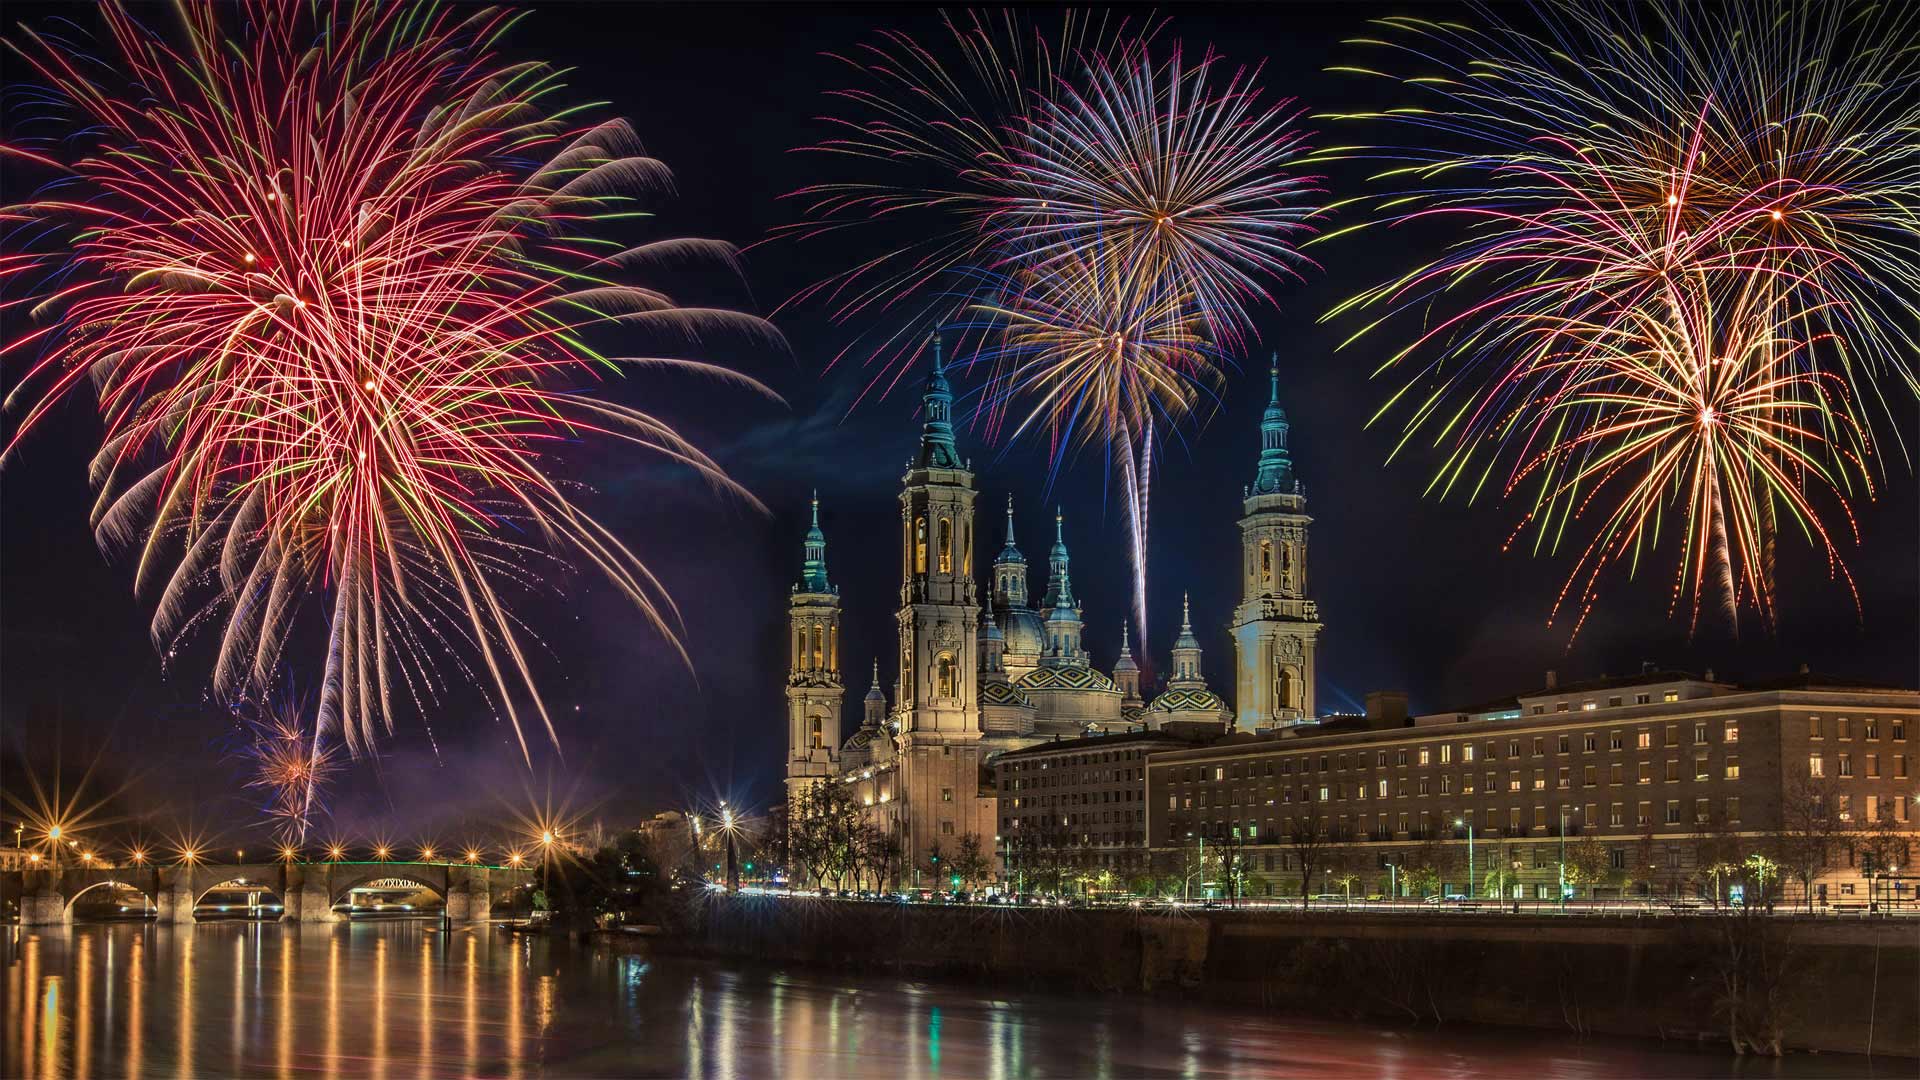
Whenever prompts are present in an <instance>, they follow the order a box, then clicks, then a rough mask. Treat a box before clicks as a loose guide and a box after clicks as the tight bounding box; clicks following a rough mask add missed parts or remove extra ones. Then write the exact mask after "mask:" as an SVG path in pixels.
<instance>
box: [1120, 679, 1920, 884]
mask: <svg viewBox="0 0 1920 1080" xmlns="http://www.w3.org/2000/svg"><path fill="white" fill-rule="evenodd" d="M1916 723H1920V692H1915V691H1913V690H1907V689H1900V688H1891V687H1878V686H1866V685H1858V684H1853V683H1848V682H1844V681H1838V680H1831V679H1825V678H1821V677H1819V676H1814V675H1810V674H1807V673H1804V672H1803V673H1801V674H1800V675H1797V676H1794V677H1791V678H1787V679H1781V680H1776V681H1772V682H1768V683H1760V684H1749V685H1734V684H1730V683H1723V682H1718V681H1715V680H1714V679H1713V678H1712V675H1711V673H1708V675H1707V676H1706V677H1704V678H1702V677H1695V676H1692V675H1689V674H1687V673H1685V672H1673V671H1667V672H1657V671H1649V672H1643V673H1641V674H1639V675H1634V676H1629V677H1624V678H1606V679H1597V680H1592V681H1589V682H1583V683H1573V684H1568V685H1558V684H1557V683H1556V682H1554V681H1553V680H1552V679H1551V678H1550V679H1549V682H1548V684H1547V685H1546V686H1545V687H1543V688H1541V689H1540V690H1537V691H1534V692H1531V693H1527V694H1523V695H1519V696H1517V697H1513V698H1507V699H1503V700H1500V701H1495V702H1489V703H1487V704H1484V705H1479V706H1474V707H1471V708H1467V709H1462V710H1458V711H1453V712H1445V713H1433V714H1427V715H1420V716H1416V717H1414V718H1412V720H1411V721H1410V722H1408V723H1407V724H1406V726H1401V727H1393V728H1387V729H1384V730H1379V729H1376V730H1359V731H1343V732H1336V733H1320V734H1316V733H1315V732H1314V729H1313V727H1311V726H1302V727H1299V728H1295V729H1290V730H1287V731H1282V732H1279V733H1277V734H1274V735H1262V736H1257V737H1248V736H1237V737H1233V738H1229V739H1227V740H1224V741H1221V742H1219V743H1216V744H1214V745H1211V746H1206V747H1198V748H1192V749H1185V750H1174V751H1167V752H1160V753H1155V754H1154V755H1153V756H1152V757H1151V758H1150V760H1149V761H1148V762H1147V791H1146V796H1145V808H1146V833H1147V838H1148V844H1149V846H1150V847H1151V848H1152V849H1153V850H1154V852H1155V853H1156V855H1164V856H1167V857H1171V858H1179V857H1185V852H1186V849H1187V848H1188V847H1189V846H1194V845H1198V844H1200V843H1202V842H1204V843H1208V844H1227V845H1232V847H1233V848H1234V850H1236V851H1237V852H1244V853H1245V857H1244V858H1242V859H1241V862H1240V865H1241V867H1242V868H1243V871H1244V872H1245V875H1246V885H1245V889H1246V891H1247V892H1248V893H1250V894H1253V895H1262V894H1273V895H1279V894H1288V893H1293V892H1296V891H1297V890H1298V889H1299V887H1300V880H1299V875H1298V873H1297V871H1298V869H1299V867H1298V865H1297V863H1296V859H1297V858H1298V857H1299V856H1300V855H1303V854H1307V853H1308V851H1307V849H1303V848H1301V846H1300V845H1299V844H1298V843H1297V841H1296V838H1298V837H1315V836H1317V837H1320V838H1321V840H1322V841H1323V842H1330V844H1331V845H1332V846H1333V847H1335V848H1337V849H1338V856H1339V857H1338V858H1333V859H1329V860H1326V861H1327V863H1328V867H1329V870H1331V869H1332V867H1333V866H1334V865H1335V864H1339V865H1341V866H1342V867H1343V869H1346V870H1348V871H1351V870H1352V868H1354V867H1356V866H1357V867H1359V870H1358V873H1357V874H1352V875H1350V876H1357V877H1358V878H1359V879H1360V884H1359V886H1358V887H1360V888H1364V889H1365V890H1366V891H1368V892H1384V891H1386V889H1387V888H1389V887H1390V883H1392V882H1393V881H1394V879H1396V878H1398V877H1400V876H1401V875H1400V874H1399V873H1398V872H1397V871H1398V870H1401V869H1404V868H1406V867H1408V866H1409V865H1412V864H1414V863H1416V862H1425V863H1437V864H1439V866H1440V867H1441V870H1440V876H1441V881H1442V884H1443V887H1445V888H1447V889H1448V891H1455V890H1465V889H1466V888H1467V886H1468V884H1469V882H1470V881H1471V882H1472V884H1473V886H1474V889H1473V891H1475V892H1480V891H1483V890H1485V889H1486V888H1487V885H1488V881H1489V878H1488V876H1487V875H1488V874H1490V872H1491V871H1492V870H1494V869H1505V870H1507V871H1510V873H1509V874H1508V875H1506V876H1503V877H1500V878H1496V879H1492V880H1493V884H1494V887H1495V888H1498V889H1499V891H1500V892H1501V893H1502V895H1509V889H1511V890H1512V893H1511V895H1520V896H1529V897H1531V896H1541V897H1544V896H1547V895H1557V890H1558V889H1559V888H1560V886H1561V883H1562V882H1563V881H1564V880H1565V879H1566V877H1567V870H1566V867H1567V864H1568V862H1569V860H1570V858H1571V857H1572V856H1570V855H1569V853H1568V848H1569V845H1573V846H1575V847H1577V848H1578V849H1579V850H1578V854H1579V855H1581V856H1582V857H1584V858H1585V859H1586V860H1587V861H1588V863H1591V862H1592V861H1593V858H1594V856H1596V855H1599V854H1602V853H1603V854H1604V858H1605V860H1606V863H1605V865H1604V866H1602V867H1600V868H1599V870H1600V871H1601V872H1595V869H1594V868H1593V867H1592V866H1591V865H1589V866H1587V867H1586V868H1585V871H1586V872H1585V874H1584V877H1585V878H1586V880H1587V882H1588V884H1589V886H1590V888H1591V889H1592V890H1593V891H1594V892H1595V893H1596V894H1597V895H1606V894H1607V893H1606V892H1605V891H1602V890H1612V891H1613V892H1615V893H1618V892H1619V891H1622V890H1629V889H1631V890H1633V891H1640V892H1659V893H1680V892H1684V891H1686V890H1687V889H1689V888H1694V887H1697V885H1698V878H1699V871H1700V870H1701V866H1700V862H1701V859H1702V858H1703V856H1702V855H1701V850H1702V844H1703V842H1705V841H1707V840H1712V839H1719V838H1724V839H1725V840H1726V841H1727V844H1728V845H1730V846H1731V847H1732V848H1736V849H1740V850H1745V849H1748V848H1750V849H1752V850H1753V851H1756V852H1757V851H1760V850H1762V849H1763V848H1764V847H1765V844H1764V841H1765V840H1766V838H1769V837H1778V836H1779V835H1780V834H1781V833H1783V832H1786V831H1792V830H1794V829H1795V828H1796V821H1798V820H1800V819H1803V818H1804V817H1805V814H1804V813H1803V812H1802V810H1801V809H1800V808H1801V807H1803V806H1804V805H1805V804H1807V803H1808V802H1810V801H1811V802H1815V803H1818V804H1819V805H1820V806H1821V807H1822V808H1823V813H1825V815H1826V817H1827V818H1829V819H1830V820H1831V822H1832V823H1833V828H1834V834H1835V835H1834V838H1833V839H1834V843H1833V851H1832V854H1831V857H1830V859H1831V861H1830V865H1829V866H1827V867H1826V869H1825V870H1824V871H1823V872H1822V874H1821V878H1820V881H1819V885H1818V886H1817V887H1818V888H1821V889H1822V890H1823V891H1825V890H1831V893H1828V895H1839V896H1854V895H1860V896H1864V895H1865V891H1866V886H1867V883H1868V879H1869V878H1870V877H1871V876H1872V875H1873V874H1874V873H1875V872H1876V871H1882V872H1883V871H1885V870H1887V869H1889V868H1891V867H1892V866H1898V865H1901V864H1903V863H1905V862H1906V861H1907V859H1906V855H1907V854H1908V853H1910V852H1911V849H1912V847H1913V843H1912V841H1913V838H1914V834H1915V830H1916V829H1920V824H1917V823H1916V821H1915V813H1916V811H1917V810H1920V807H1916V805H1915V800H1916V798H1917V797H1920V785H1917V784H1916V781H1915V777H1914V771H1913V770H1914V761H1913V758H1914V748H1915V745H1916V743H1915V741H1914V740H1913V739H1912V737H1911V736H1912V732H1913V729H1914V727H1915V725H1916ZM1877 822H1878V823H1881V824H1880V825H1879V828H1880V830H1881V831H1882V835H1881V836H1880V837H1879V838H1878V842H1877V844H1875V845H1868V844H1863V843H1859V842H1857V841H1858V840H1859V839H1860V837H1859V836H1857V835H1854V834H1861V833H1864V832H1865V831H1866V830H1867V829H1868V828H1869V826H1871V825H1873V824H1874V823H1877ZM1887 832H1892V833H1894V834H1895V835H1894V836H1893V838H1892V843H1891V845H1889V843H1888V837H1887V836H1886V835H1885V833H1887ZM1585 837H1592V838H1594V842H1592V843H1579V840H1580V839H1581V838H1585ZM1311 846H1312V845H1311V844H1309V845H1308V848H1311ZM1469 848H1471V849H1472V859H1471V863H1472V866H1471V871H1470V870H1469V858H1468V849H1469ZM1863 848H1874V849H1875V850H1877V851H1879V852H1880V854H1879V856H1878V857H1879V859H1880V862H1881V864H1882V865H1880V866H1877V867H1876V866H1875V865H1873V864H1872V862H1873V860H1872V858H1871V857H1869V858H1865V859H1863V858H1862V857H1861V856H1862V850H1863ZM1903 849H1905V850H1903ZM1603 882H1610V884H1603ZM1321 887H1322V886H1320V885H1318V884H1316V885H1315V886H1314V887H1313V890H1312V891H1320V888H1321Z"/></svg>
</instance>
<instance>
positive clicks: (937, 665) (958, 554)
mask: <svg viewBox="0 0 1920 1080" xmlns="http://www.w3.org/2000/svg"><path fill="white" fill-rule="evenodd" d="M920 402H921V414H922V426H921V430H920V446H919V448H918V450H917V451H916V452H915V454H914V457H913V458H912V460H910V461H909V462H908V463H907V471H906V475H905V476H903V477H902V478H901V487H900V611H899V615H898V617H897V619H898V623H899V630H900V684H899V687H898V690H897V693H896V694H895V696H894V700H895V702H896V708H897V710H898V715H899V718H900V737H899V745H900V786H901V792H900V795H901V797H903V798H904V799H906V800H907V809H908V812H907V816H906V820H907V835H906V837H905V838H904V843H903V844H902V848H903V854H904V855H905V857H906V858H905V863H906V865H907V866H908V867H918V866H920V865H921V863H923V862H925V861H927V859H928V855H929V852H930V849H931V848H932V846H933V845H935V844H938V845H940V847H941V849H942V850H943V851H945V852H946V853H947V854H948V855H949V857H950V856H951V853H952V852H953V851H954V850H955V848H956V846H957V845H958V844H959V842H960V840H961V838H962V837H964V836H965V835H966V834H967V833H970V832H972V833H978V834H980V836H981V838H982V839H983V840H984V841H986V842H988V843H989V844H990V843H991V842H992V837H993V834H994V825H995V812H994V808H995V806H996V805H997V800H995V799H992V798H985V799H983V798H981V781H980V775H981V774H980V767H981V758H982V747H981V745H980V737H981V735H982V733H983V732H982V725H981V718H980V704H979V680H980V652H979V649H980V597H979V587H978V584H977V583H976V581H975V579H974V564H973V531H974V530H973V524H974V522H973V503H974V496H975V494H976V493H975V491H974V486H973V472H972V470H970V469H969V468H968V467H967V465H966V463H965V462H964V461H962V460H961V458H960V454H959V451H958V450H957V449H956V448H955V446H954V439H953V389H952V387H951V386H950V385H948V383H947V374H946V367H945V363H944V359H943V356H942V353H941V344H940V337H939V334H938V333H937V332H936V333H935V334H934V337H933V370H932V372H931V373H929V374H928V376H927V386H926V391H925V392H924V393H923V394H922V395H921V399H920Z"/></svg>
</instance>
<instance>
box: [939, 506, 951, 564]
mask: <svg viewBox="0 0 1920 1080" xmlns="http://www.w3.org/2000/svg"><path fill="white" fill-rule="evenodd" d="M940 572H941V573H943V574H951V573H953V521H952V520H951V519H948V518H941V519H940Z"/></svg>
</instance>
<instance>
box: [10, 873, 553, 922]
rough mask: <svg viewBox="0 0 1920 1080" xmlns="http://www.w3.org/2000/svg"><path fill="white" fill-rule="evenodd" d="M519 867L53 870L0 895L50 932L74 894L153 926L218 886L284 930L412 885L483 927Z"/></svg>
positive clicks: (516, 885)
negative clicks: (106, 893)
mask: <svg viewBox="0 0 1920 1080" xmlns="http://www.w3.org/2000/svg"><path fill="white" fill-rule="evenodd" d="M533 880H534V879H533V871H532V870H529V869H525V868H522V867H509V866H483V865H478V864H473V863H451V862H314V863H309V862H263V863H195V864H191V865H177V866H140V867H120V868H117V869H102V868H94V867H55V868H48V869H40V870H10V871H4V872H0V895H3V896H7V897H18V898H19V901H20V923H21V925H23V926H57V925H65V924H67V923H70V922H72V921H73V902H74V901H75V900H77V899H79V897H80V895H81V894H82V893H85V892H88V891H90V890H92V889H97V888H101V887H105V886H110V885H120V886H124V887H126V888H130V889H135V890H138V891H139V892H140V893H142V894H143V895H145V896H146V897H147V899H148V900H151V901H152V902H153V906H154V909H155V910H156V911H158V912H159V916H160V921H161V922H170V923H190V922H192V921H193V909H194V907H195V906H197V905H198V904H199V903H200V901H201V900H202V899H203V898H205V896H206V895H207V894H208V893H209V892H212V891H213V890H214V889H217V888H220V887H221V886H230V887H248V888H255V889H262V890H265V891H268V892H272V893H274V894H276V895H278V896H279V897H280V900H281V904H282V905H283V908H284V910H283V913H282V914H281V918H282V919H284V920H288V921H292V922H309V923H310V922H332V921H335V920H337V919H340V918H344V916H343V915H341V914H340V913H338V912H336V911H334V910H333V909H334V905H335V904H339V903H342V902H344V901H345V900H346V899H347V898H348V896H349V894H351V893H352V892H353V890H355V889H358V888H363V887H365V886H368V885H371V884H373V883H375V882H380V883H382V884H386V883H392V882H406V883H408V884H413V885H418V886H420V887H421V888H424V889H426V890H427V891H429V892H431V893H433V894H434V895H436V896H438V897H440V898H441V899H442V900H443V901H445V902H446V909H447V918H448V919H449V920H450V921H452V922H456V923H477V922H485V921H487V920H488V919H490V918H492V916H493V905H494V902H495V901H496V900H504V899H505V898H507V897H508V896H509V895H511V894H512V893H513V892H514V891H515V890H518V889H520V888H523V887H525V886H528V885H531V884H533Z"/></svg>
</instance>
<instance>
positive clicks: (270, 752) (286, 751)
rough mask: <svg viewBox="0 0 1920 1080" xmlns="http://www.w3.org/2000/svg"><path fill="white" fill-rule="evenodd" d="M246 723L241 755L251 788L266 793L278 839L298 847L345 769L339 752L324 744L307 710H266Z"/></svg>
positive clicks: (265, 806) (243, 724)
mask: <svg viewBox="0 0 1920 1080" xmlns="http://www.w3.org/2000/svg"><path fill="white" fill-rule="evenodd" d="M240 723H241V733H240V734H241V738H242V739H243V740H244V741H243V745H242V746H241V748H240V750H239V757H240V758H241V759H242V760H244V761H245V762H247V764H248V766H249V769H248V772H249V775H248V777H247V780H246V786H247V788H248V789H249V790H252V791H257V792H260V793H261V794H262V795H264V796H265V798H266V802H265V805H264V807H263V809H264V810H265V812H266V814H267V816H268V818H269V819H270V821H271V822H272V825H273V834H274V839H275V840H276V841H277V842H278V843H280V844H281V845H282V846H291V847H296V848H297V847H298V846H299V845H301V844H304V843H305V842H306V839H307V833H308V831H309V830H310V829H311V828H312V826H313V822H314V819H315V817H316V816H318V815H319V814H320V813H321V812H322V809H323V802H322V799H321V795H322V793H323V792H324V791H325V789H326V787H327V784H328V783H329V782H330V781H331V780H332V779H333V778H334V777H335V775H336V774H338V772H339V770H340V759H339V754H338V753H337V752H336V750H335V748H334V747H333V746H329V745H327V744H325V743H324V742H322V740H321V738H320V736H319V735H318V734H316V733H315V732H314V730H313V727H312V726H311V725H310V724H309V723H307V722H306V719H305V710H303V709H299V708H295V707H291V706H281V707H277V708H272V709H266V710H262V711H260V712H259V713H257V714H253V713H250V714H248V715H247V716H246V717H245V718H243V719H242V720H241V722H240Z"/></svg>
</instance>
